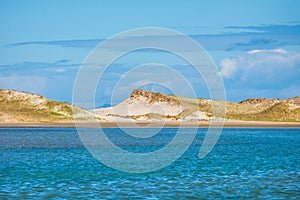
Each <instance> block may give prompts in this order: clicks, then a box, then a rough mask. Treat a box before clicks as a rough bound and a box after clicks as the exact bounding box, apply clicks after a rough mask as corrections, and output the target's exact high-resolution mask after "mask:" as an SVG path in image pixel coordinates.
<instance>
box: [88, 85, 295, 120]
mask: <svg viewBox="0 0 300 200" xmlns="http://www.w3.org/2000/svg"><path fill="white" fill-rule="evenodd" d="M213 103H214V100H206V99H192V98H185V97H178V96H173V95H166V94H161V93H158V92H147V91H143V90H134V91H133V92H132V93H131V95H130V97H129V98H128V99H126V100H125V101H123V102H121V103H119V104H117V105H116V106H113V107H109V108H100V109H95V110H92V112H94V113H96V115H97V116H98V117H100V118H102V119H105V120H107V121H112V120H118V121H122V120H123V121H126V120H129V119H130V120H136V121H156V120H158V121H159V120H166V121H208V120H210V119H211V117H212V110H211V107H212V104H213ZM225 105H226V113H227V114H226V118H227V120H245V121H300V97H299V96H298V97H294V98H288V99H284V100H279V99H266V98H258V99H247V100H244V101H242V102H240V103H233V102H225Z"/></svg>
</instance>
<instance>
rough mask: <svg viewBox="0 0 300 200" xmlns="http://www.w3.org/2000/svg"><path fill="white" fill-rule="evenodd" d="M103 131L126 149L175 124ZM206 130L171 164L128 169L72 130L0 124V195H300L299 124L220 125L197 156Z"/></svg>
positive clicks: (148, 146) (168, 134)
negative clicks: (151, 130)
mask: <svg viewBox="0 0 300 200" xmlns="http://www.w3.org/2000/svg"><path fill="white" fill-rule="evenodd" d="M91 131H93V130H92V129H91ZM136 131H145V130H144V129H137V130H136ZM186 131H187V132H188V131H189V130H188V129H186ZM105 132H106V133H107V135H108V136H109V138H110V139H111V140H112V141H113V142H114V143H116V144H118V145H119V146H120V147H121V148H123V149H127V150H128V151H135V152H146V151H149V150H155V149H158V148H161V147H162V146H164V145H165V144H167V143H168V142H169V141H170V139H172V137H174V134H175V133H176V129H172V128H166V129H162V131H161V133H159V134H158V135H157V136H154V137H152V138H149V139H143V140H141V139H140V140H138V139H134V138H132V137H129V136H126V135H125V134H123V133H122V131H121V130H120V129H105ZM205 132H206V129H199V130H198V134H197V136H196V138H195V140H194V143H193V144H192V145H191V146H190V148H189V149H188V151H187V152H186V153H185V154H184V155H183V156H182V157H181V158H180V159H178V160H177V161H176V162H174V163H173V164H171V165H169V166H168V167H166V168H163V169H161V170H158V171H155V172H152V173H146V174H129V173H125V172H120V171H116V170H114V169H110V168H108V167H106V166H105V165H103V164H101V163H100V162H99V161H98V160H96V159H95V158H94V157H93V156H92V155H91V154H90V153H89V152H88V151H87V150H86V149H85V147H84V146H83V145H82V143H81V141H80V139H79V136H78V134H77V132H76V129H67V128H58V129H53V128H51V129H49V128H36V129H29V128H28V129H0V199H31V198H38V199H129V198H130V199H207V198H209V199H218V198H219V199H223V198H238V199H240V198H250V199H300V159H299V158H300V129H288V128H276V129H271V128H268V129H254V128H249V129H247V128H242V129H240V128H233V129H224V130H223V133H222V135H221V137H220V139H219V141H218V143H217V145H216V146H215V147H214V149H213V151H212V152H211V153H210V154H209V155H208V156H207V157H205V158H204V159H199V158H198V152H199V149H200V146H201V143H202V140H203V138H204V136H205Z"/></svg>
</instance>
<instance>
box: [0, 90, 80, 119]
mask: <svg viewBox="0 0 300 200" xmlns="http://www.w3.org/2000/svg"><path fill="white" fill-rule="evenodd" d="M82 111H83V110H82V109H80V108H78V107H74V106H72V105H70V104H68V103H61V102H57V101H52V100H49V99H47V98H45V97H43V96H41V95H36V94H31V93H27V92H17V91H14V90H1V89H0V122H61V121H66V122H68V121H72V120H73V112H75V113H77V112H82Z"/></svg>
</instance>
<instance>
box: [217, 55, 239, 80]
mask: <svg viewBox="0 0 300 200" xmlns="http://www.w3.org/2000/svg"><path fill="white" fill-rule="evenodd" d="M221 67H222V68H221V71H220V73H221V75H222V76H223V77H225V78H230V76H231V75H232V74H234V73H235V71H236V68H237V66H236V62H235V60H230V59H229V58H225V59H223V60H222V61H221Z"/></svg>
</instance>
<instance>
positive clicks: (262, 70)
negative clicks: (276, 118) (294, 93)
mask: <svg viewBox="0 0 300 200" xmlns="http://www.w3.org/2000/svg"><path fill="white" fill-rule="evenodd" d="M220 65H221V70H220V74H221V75H222V76H223V77H224V78H225V81H226V79H227V81H228V82H227V84H228V85H230V87H232V88H234V87H235V88H248V89H250V88H251V89H255V88H256V89H274V90H275V89H277V90H278V89H283V88H288V87H291V86H293V85H295V84H299V81H300V79H299V77H300V53H298V52H290V51H286V50H284V49H272V50H252V51H249V52H247V53H244V54H242V55H240V56H237V57H236V58H232V59H229V58H225V59H223V60H222V61H221V63H220Z"/></svg>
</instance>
